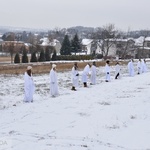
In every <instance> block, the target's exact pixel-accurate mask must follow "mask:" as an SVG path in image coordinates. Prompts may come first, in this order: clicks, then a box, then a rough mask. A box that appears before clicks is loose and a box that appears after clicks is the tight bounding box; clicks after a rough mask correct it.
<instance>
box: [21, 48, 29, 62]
mask: <svg viewBox="0 0 150 150" xmlns="http://www.w3.org/2000/svg"><path fill="white" fill-rule="evenodd" d="M22 63H28V56H27V51H26V49H25V48H24V49H23V55H22Z"/></svg>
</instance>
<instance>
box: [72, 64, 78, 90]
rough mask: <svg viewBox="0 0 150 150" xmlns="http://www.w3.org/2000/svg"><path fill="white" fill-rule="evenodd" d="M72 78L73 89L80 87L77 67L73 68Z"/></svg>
mask: <svg viewBox="0 0 150 150" xmlns="http://www.w3.org/2000/svg"><path fill="white" fill-rule="evenodd" d="M71 74H72V76H71V78H72V86H73V87H78V81H79V73H78V70H75V67H72V71H71Z"/></svg>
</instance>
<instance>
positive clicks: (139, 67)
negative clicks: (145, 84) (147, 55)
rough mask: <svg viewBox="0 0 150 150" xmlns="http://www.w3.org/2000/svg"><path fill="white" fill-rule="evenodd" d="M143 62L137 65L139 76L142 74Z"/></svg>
mask: <svg viewBox="0 0 150 150" xmlns="http://www.w3.org/2000/svg"><path fill="white" fill-rule="evenodd" d="M142 68H143V67H142V62H141V61H140V60H139V61H138V63H137V70H138V74H141V73H142Z"/></svg>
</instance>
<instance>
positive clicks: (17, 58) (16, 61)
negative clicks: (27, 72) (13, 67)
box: [14, 53, 20, 63]
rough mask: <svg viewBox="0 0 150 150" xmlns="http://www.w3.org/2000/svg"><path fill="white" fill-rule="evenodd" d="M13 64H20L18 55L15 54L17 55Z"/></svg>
mask: <svg viewBox="0 0 150 150" xmlns="http://www.w3.org/2000/svg"><path fill="white" fill-rule="evenodd" d="M14 63H20V57H19V53H17V54H16V55H15V58H14Z"/></svg>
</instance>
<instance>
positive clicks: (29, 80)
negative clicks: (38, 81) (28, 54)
mask: <svg viewBox="0 0 150 150" xmlns="http://www.w3.org/2000/svg"><path fill="white" fill-rule="evenodd" d="M24 81H25V82H24V91H25V95H24V102H33V94H34V91H35V85H34V81H33V77H32V67H31V66H28V67H27V71H26V72H25V74H24Z"/></svg>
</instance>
